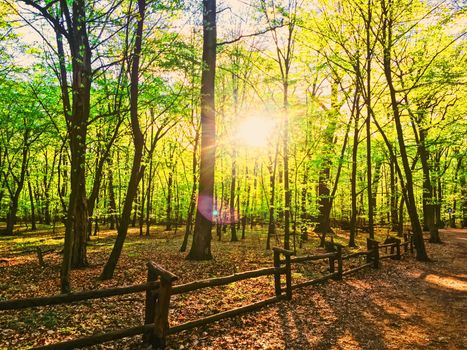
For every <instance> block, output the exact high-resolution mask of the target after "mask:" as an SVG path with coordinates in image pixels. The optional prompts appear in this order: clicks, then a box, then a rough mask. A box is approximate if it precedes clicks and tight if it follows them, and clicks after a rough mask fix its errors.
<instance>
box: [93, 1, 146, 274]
mask: <svg viewBox="0 0 467 350" xmlns="http://www.w3.org/2000/svg"><path fill="white" fill-rule="evenodd" d="M138 14H139V16H138V24H137V28H136V39H135V47H134V51H133V58H132V65H131V73H130V82H131V85H130V118H131V130H132V133H133V144H134V151H135V153H134V157H133V164H132V168H131V175H130V181H129V183H128V189H127V194H126V197H125V203H124V205H123V211H122V215H121V221H120V225H119V227H118V234H117V239H116V241H115V244H114V247H113V249H112V252H111V254H110V256H109V259H108V260H107V263H106V264H105V266H104V269H103V271H102V273H101V276H100V278H101V279H102V280H107V279H110V278H112V277H113V274H114V271H115V267H116V266H117V262H118V259H119V257H120V254H121V252H122V248H123V243H124V242H125V238H126V235H127V231H128V226H129V224H130V217H131V208H132V205H133V201H134V199H135V196H136V192H137V190H138V184H139V181H140V180H141V177H142V176H143V175H144V167H145V166H144V164H143V165H141V160H142V157H143V146H144V137H143V133H142V132H141V128H140V124H139V119H138V91H139V86H138V83H139V63H140V58H141V48H142V41H143V27H144V18H145V14H146V1H145V0H138Z"/></svg>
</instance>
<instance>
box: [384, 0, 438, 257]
mask: <svg viewBox="0 0 467 350" xmlns="http://www.w3.org/2000/svg"><path fill="white" fill-rule="evenodd" d="M388 4H389V5H388ZM392 6H393V4H392V2H391V1H390V0H389V1H388V3H386V1H382V13H383V23H382V33H383V35H382V37H381V40H382V44H383V65H384V75H385V77H386V82H387V84H388V88H389V93H390V97H391V109H392V112H393V116H394V124H395V126H396V131H397V139H398V142H399V150H400V158H401V160H402V165H403V169H404V173H405V179H406V183H405V189H406V191H407V197H406V199H407V200H406V204H407V212H408V214H409V217H410V222H411V224H412V230H413V235H414V244H415V248H416V250H417V260H420V261H427V260H429V259H428V255H427V253H426V250H425V242H424V241H423V232H422V227H421V225H420V220H419V216H418V212H417V206H416V202H415V195H414V190H413V177H412V171H411V169H410V165H409V158H408V155H407V149H406V145H405V139H404V133H403V130H402V123H401V116H400V111H399V102H398V100H397V96H396V89H395V87H394V84H393V79H392V69H391V52H392V43H393V38H392V24H393V18H392V16H393V13H392V11H393V9H392Z"/></svg>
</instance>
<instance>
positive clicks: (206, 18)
mask: <svg viewBox="0 0 467 350" xmlns="http://www.w3.org/2000/svg"><path fill="white" fill-rule="evenodd" d="M216 41H217V31H216V0H203V57H202V62H203V65H204V67H203V70H202V74H201V157H200V168H199V170H200V175H199V186H198V189H199V192H198V205H197V210H196V219H195V228H194V234H193V241H192V245H191V249H190V253H189V254H188V259H191V260H206V259H211V258H212V254H211V231H212V219H213V195H214V166H215V160H216V119H215V117H216V114H215V103H214V84H215V76H216Z"/></svg>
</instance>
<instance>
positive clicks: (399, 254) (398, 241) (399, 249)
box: [394, 239, 401, 260]
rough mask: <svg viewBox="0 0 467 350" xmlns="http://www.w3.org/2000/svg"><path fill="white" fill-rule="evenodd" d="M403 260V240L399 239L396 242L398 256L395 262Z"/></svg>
mask: <svg viewBox="0 0 467 350" xmlns="http://www.w3.org/2000/svg"><path fill="white" fill-rule="evenodd" d="M400 259H401V240H400V239H398V240H397V241H396V256H395V259H394V260H400Z"/></svg>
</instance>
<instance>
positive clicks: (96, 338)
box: [33, 324, 154, 350]
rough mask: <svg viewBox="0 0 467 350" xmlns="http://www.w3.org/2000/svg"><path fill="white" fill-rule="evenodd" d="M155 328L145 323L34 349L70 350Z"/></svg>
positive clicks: (131, 335)
mask: <svg viewBox="0 0 467 350" xmlns="http://www.w3.org/2000/svg"><path fill="white" fill-rule="evenodd" d="M152 328H154V324H145V325H143V326H138V327H133V328H127V329H122V330H117V331H112V332H108V333H103V334H97V335H91V336H89V337H83V338H79V339H75V340H69V341H65V342H61V343H55V344H51V345H45V346H39V347H36V348H33V349H34V350H68V349H79V348H85V347H88V346H92V345H97V344H102V343H105V342H108V341H112V340H118V339H122V338H127V337H133V336H135V335H139V334H143V333H144V332H147V331H148V330H151V329H152Z"/></svg>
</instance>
